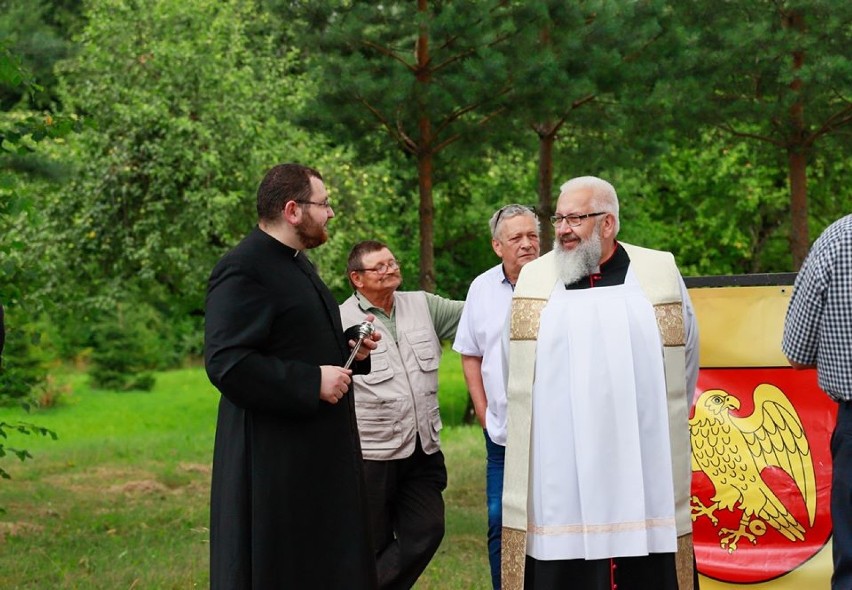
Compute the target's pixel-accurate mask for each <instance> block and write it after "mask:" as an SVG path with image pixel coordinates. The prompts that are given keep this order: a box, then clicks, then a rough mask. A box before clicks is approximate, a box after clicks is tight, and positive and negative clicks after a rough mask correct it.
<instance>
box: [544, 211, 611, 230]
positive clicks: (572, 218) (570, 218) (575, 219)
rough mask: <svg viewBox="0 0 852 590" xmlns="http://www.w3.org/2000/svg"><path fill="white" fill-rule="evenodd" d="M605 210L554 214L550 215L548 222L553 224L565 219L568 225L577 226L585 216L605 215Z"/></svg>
mask: <svg viewBox="0 0 852 590" xmlns="http://www.w3.org/2000/svg"><path fill="white" fill-rule="evenodd" d="M606 214H607V212H606V211H598V212H597V213H586V214H585V215H559V213H557V214H556V215H551V216H550V223H552V224H553V225H559V222H560V221H565V223H567V224H568V227H578V226H580V225H582V223H583V221H584V220H585V219H586V218H587V217H597V216H598V215H606Z"/></svg>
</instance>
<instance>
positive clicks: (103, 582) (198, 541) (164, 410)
mask: <svg viewBox="0 0 852 590" xmlns="http://www.w3.org/2000/svg"><path fill="white" fill-rule="evenodd" d="M440 375H441V377H440V378H441V380H442V388H441V394H440V395H441V405H442V415H443V419H444V423H445V425H447V426H446V428H445V429H444V433H443V443H444V453H445V454H446V460H447V469H448V472H449V485H448V488H447V491H446V492H445V499H446V504H447V535H446V537H445V538H444V542H443V544H442V545H441V547H440V549H439V550H438V553H437V555H436V556H435V558H434V559H433V560H432V563H431V564H430V566H429V568H428V569H427V571H426V572H425V573H424V575H423V576H422V577H421V580H420V581H419V582H418V584H417V586H416V588H417V589H418V590H427V589H431V590H439V589H440V590H454V589H465V590H468V589H479V588H487V587H488V558H487V552H486V546H485V530H486V514H485V491H484V490H485V473H484V472H485V467H484V462H485V459H484V456H485V450H484V445H483V442H482V433H481V431H480V430H479V429H478V428H475V427H466V426H453V425H452V424H458V422H459V421H460V419H461V416H462V415H463V413H464V408H465V407H466V395H467V394H466V392H465V390H464V381H463V379H462V378H461V368H460V363H459V360H458V357H457V355H455V353H452V352H451V351H450V353H448V354H447V355H446V356H445V358H444V361H443V362H442V365H441V373H440ZM60 379H61V380H63V381H66V382H68V383H69V384H70V387H71V394H70V395H68V396H67V397H66V399H65V400H64V401H63V403H62V404H61V405H60V406H59V407H57V408H53V409H50V410H42V411H36V412H33V413H31V414H26V413H24V412H23V411H22V410H19V409H17V408H11V409H10V408H5V409H0V421H5V422H14V421H17V420H23V421H27V422H32V423H35V424H38V425H40V426H44V427H47V428H50V429H52V430H54V431H56V433H57V434H58V435H59V440H56V441H53V440H50V439H49V438H43V437H40V436H23V435H19V434H17V433H12V432H10V433H9V439H7V440H5V441H4V444H5V445H6V446H7V447H18V448H26V449H28V450H29V451H30V452H31V453H32V455H33V459H32V460H27V461H25V462H23V463H22V462H19V461H18V460H17V459H15V458H13V456H11V455H8V456H7V457H6V458H5V459H3V460H2V464H0V465H2V467H4V468H5V469H6V470H7V471H8V472H10V473H11V475H12V478H13V479H11V480H0V507H3V508H4V509H5V513H0V572H2V573H0V587H2V588H4V589H17V588H20V589H24V588H26V589H39V590H42V589H44V588H69V589H70V588H75V589H76V588H79V589H87V590H88V589H109V590H113V589H121V588H123V589H131V588H133V589H142V588H145V589H157V590H159V589H185V588H206V587H208V554H207V551H208V535H209V532H208V529H207V526H208V510H209V486H210V461H211V458H212V449H213V434H214V430H215V423H216V404H217V401H218V393H217V392H216V391H215V390H214V389H213V387H212V386H211V385H210V384H209V382H208V381H207V378H206V376H205V374H204V370H203V369H201V368H191V369H183V370H179V371H171V372H166V373H159V374H157V386H156V387H155V389H154V390H153V391H152V392H149V393H141V392H131V393H114V392H104V391H93V390H91V389H90V388H89V387H88V386H87V385H86V379H85V376H84V375H81V374H72V375H67V376H63V377H60ZM459 384H461V385H460V388H459Z"/></svg>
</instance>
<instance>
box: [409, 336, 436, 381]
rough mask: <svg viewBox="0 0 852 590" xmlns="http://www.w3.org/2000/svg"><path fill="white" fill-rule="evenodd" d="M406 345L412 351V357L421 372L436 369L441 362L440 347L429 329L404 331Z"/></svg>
mask: <svg viewBox="0 0 852 590" xmlns="http://www.w3.org/2000/svg"><path fill="white" fill-rule="evenodd" d="M405 339H406V340H408V345H409V346H410V347H411V350H413V351H414V358H415V359H417V364H418V365H420V370H421V371H423V372H429V371H437V370H438V364H439V363H440V362H441V349H440V347H438V346H437V345H436V344H435V337H434V333H433V332H432V331H430V330H414V331H412V332H406V333H405Z"/></svg>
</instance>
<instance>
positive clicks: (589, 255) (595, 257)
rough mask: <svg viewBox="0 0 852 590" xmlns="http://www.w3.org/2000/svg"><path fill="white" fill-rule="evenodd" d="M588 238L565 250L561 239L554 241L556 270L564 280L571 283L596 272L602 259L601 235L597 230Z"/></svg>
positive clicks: (567, 283) (568, 283)
mask: <svg viewBox="0 0 852 590" xmlns="http://www.w3.org/2000/svg"><path fill="white" fill-rule="evenodd" d="M597 229H598V228H597V227H595V231H593V232H592V235H591V236H590V237H589V238H588V239H587V240H582V241H581V242H580V243H579V244H577V246H576V247H575V248H574V249H573V250H563V249H562V244H560V243H559V239H558V238H557V239H556V240H554V241H553V252H554V256H555V258H556V272H557V274H558V275H559V278H560V279H562V282H563V283H565V284H566V285H570V284H571V283H574V282H576V281H578V280H580V279H582V278H583V277H585V276H588V275H590V274H592V273H593V272H595V270H596V269H597V268H598V265H599V264H600V260H601V251H602V249H603V248H602V246H601V235H600V233H599V232H598V231H597Z"/></svg>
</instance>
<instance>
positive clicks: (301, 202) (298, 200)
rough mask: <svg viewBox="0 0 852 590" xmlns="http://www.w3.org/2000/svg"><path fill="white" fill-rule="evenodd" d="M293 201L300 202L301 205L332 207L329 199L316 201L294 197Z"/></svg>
mask: <svg viewBox="0 0 852 590" xmlns="http://www.w3.org/2000/svg"><path fill="white" fill-rule="evenodd" d="M293 202H294V203H299V204H300V205H316V206H318V207H325V208H326V209H331V202H330V201H329V200H328V199H326V200H325V201H321V202H319V203H317V202H315V201H305V200H303V199H293Z"/></svg>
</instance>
